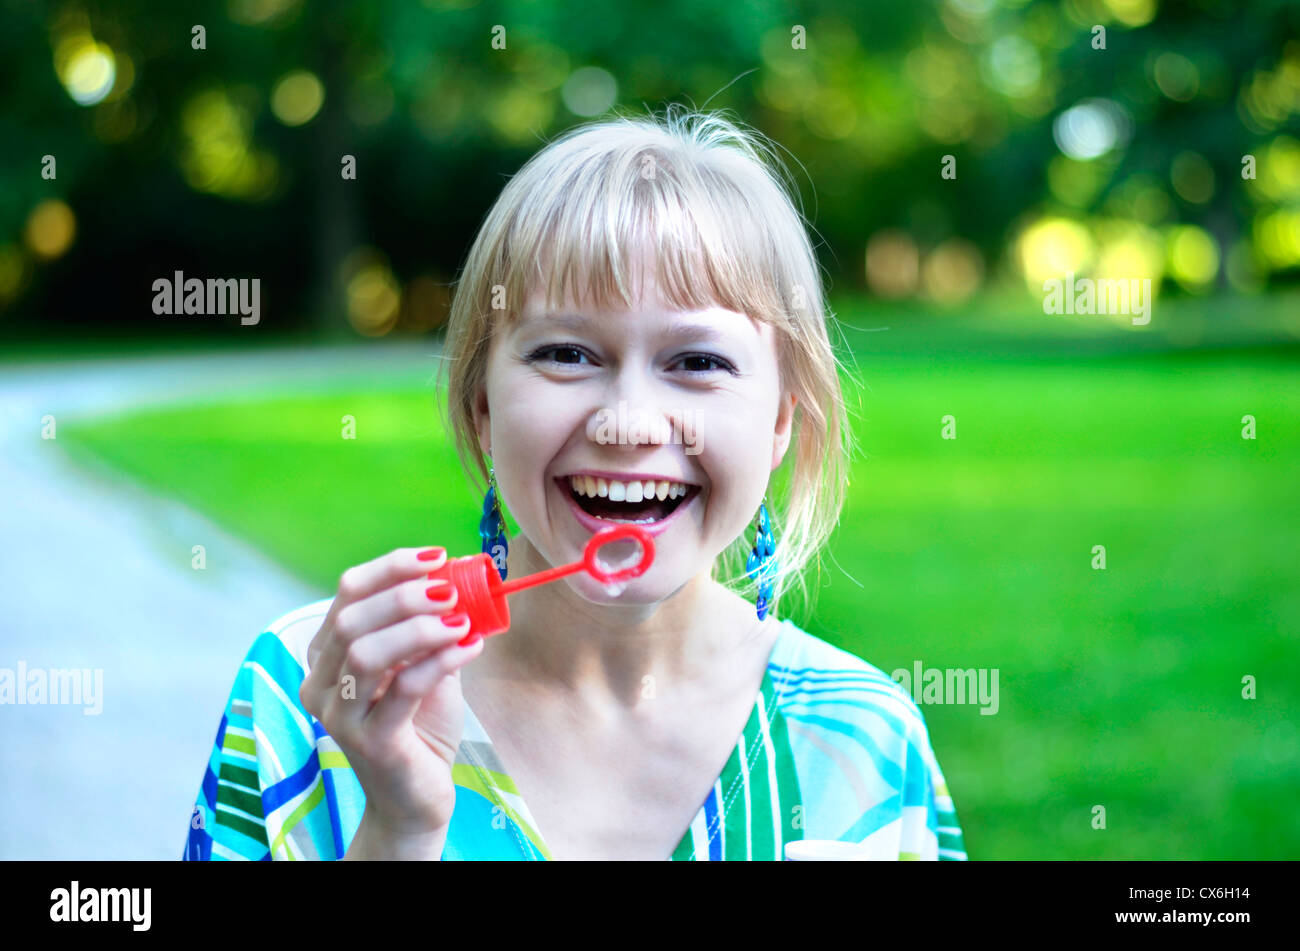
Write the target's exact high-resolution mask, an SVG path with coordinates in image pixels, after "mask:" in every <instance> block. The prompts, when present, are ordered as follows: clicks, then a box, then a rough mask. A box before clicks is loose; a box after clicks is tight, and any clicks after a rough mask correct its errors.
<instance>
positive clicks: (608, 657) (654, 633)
mask: <svg viewBox="0 0 1300 951" xmlns="http://www.w3.org/2000/svg"><path fill="white" fill-rule="evenodd" d="M548 567H550V565H548V564H547V563H546V561H545V560H544V559H543V558H542V556H541V555H540V553H539V552H538V551H537V550H536V548H534V547H533V546H532V544H530V543H529V542H528V540H527V539H526V538H524V537H523V536H522V535H521V536H518V537H517V538H514V539H511V540H510V555H509V563H508V576H509V577H511V578H519V577H523V576H524V575H526V574H532V573H533V572H535V571H542V570H545V569H546V568H548ZM510 615H511V627H510V630H509V631H507V632H505V633H504V634H503V635H501V636H499V637H491V638H488V643H487V645H485V647H484V652H483V654H482V655H481V656H480V657H479V661H478V662H479V664H482V665H483V667H484V672H485V673H488V671H490V673H489V674H488V675H489V676H492V677H500V678H504V679H507V680H509V681H511V682H512V683H511V686H512V688H517V689H520V690H527V691H533V690H536V691H539V692H542V693H545V694H547V695H560V696H564V697H566V698H569V699H570V701H571V702H572V703H574V704H576V705H578V706H579V707H581V708H583V709H587V710H606V711H609V710H613V711H614V712H616V713H632V712H637V711H644V710H650V709H653V708H654V705H653V704H649V705H647V701H649V700H653V699H666V698H668V697H675V698H678V699H683V698H684V697H685V696H686V695H687V693H688V692H689V691H691V690H693V689H695V688H697V687H701V686H703V687H706V688H707V689H709V690H710V691H716V690H717V689H718V688H719V686H720V684H719V680H730V679H731V678H734V677H735V676H736V675H737V674H738V673H740V672H741V671H742V670H743V668H744V667H745V666H746V665H745V664H743V663H737V661H738V660H740V659H741V658H748V657H749V656H750V654H751V653H752V649H753V648H754V647H755V646H760V647H761V646H762V645H756V639H757V638H760V637H761V636H762V633H763V631H764V630H765V629H767V625H766V624H761V623H760V622H759V621H758V620H757V618H755V616H754V609H753V605H751V604H749V603H748V602H746V601H745V600H744V599H743V598H740V597H739V596H738V595H736V594H734V593H732V592H730V591H728V590H727V589H725V588H724V587H723V586H722V585H720V584H718V583H717V582H716V581H714V580H713V579H712V578H711V577H710V575H709V572H707V571H705V572H702V573H701V574H699V575H697V576H695V577H694V578H691V579H690V580H689V581H687V582H686V583H685V584H684V585H682V587H681V588H679V589H678V590H677V591H676V592H674V593H673V594H672V595H671V596H670V597H668V598H666V599H665V600H663V601H660V602H658V603H656V604H630V603H629V604H618V603H614V604H594V603H592V602H590V601H587V600H586V599H585V598H583V597H582V596H580V595H579V594H577V593H576V592H575V591H574V590H573V588H572V587H570V585H569V584H568V583H567V580H561V581H557V582H555V583H553V584H548V585H544V586H541V587H537V588H529V589H527V590H524V591H520V592H518V593H517V594H513V595H510ZM484 661H487V663H486V664H484Z"/></svg>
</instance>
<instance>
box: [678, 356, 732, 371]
mask: <svg viewBox="0 0 1300 951" xmlns="http://www.w3.org/2000/svg"><path fill="white" fill-rule="evenodd" d="M679 362H680V363H683V364H690V366H688V367H687V370H688V372H691V373H711V372H713V371H714V370H725V371H726V372H728V373H732V374H734V373H735V372H736V368H735V367H734V366H732V365H731V364H730V363H728V362H727V361H726V360H724V359H722V357H715V356H714V355H713V354H711V353H688V354H686V355H685V356H683V357H681V358H680V360H679ZM702 364H703V365H702ZM709 364H713V366H709Z"/></svg>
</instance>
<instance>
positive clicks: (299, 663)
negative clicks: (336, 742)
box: [232, 598, 333, 753]
mask: <svg viewBox="0 0 1300 951" xmlns="http://www.w3.org/2000/svg"><path fill="white" fill-rule="evenodd" d="M332 602H333V598H326V599H324V600H321V601H314V602H312V603H310V604H305V605H303V606H302V607H299V608H296V609H294V610H292V611H290V612H288V613H287V614H283V615H281V616H280V617H278V618H276V619H275V620H273V621H272V622H271V623H270V624H268V625H266V627H265V628H263V630H262V632H261V633H260V634H258V636H257V638H256V639H255V640H254V641H253V644H252V646H251V647H250V648H249V649H248V652H247V654H246V655H245V656H244V661H243V663H242V664H241V665H240V669H239V674H238V676H237V678H236V682H235V690H234V693H233V694H232V703H233V702H234V701H235V700H236V699H238V700H239V701H242V702H243V704H245V706H244V707H243V708H242V711H241V710H240V709H239V708H238V707H235V708H234V709H236V711H237V712H243V713H244V714H245V715H246V716H247V717H248V718H249V719H251V720H252V721H253V723H254V724H255V725H256V727H257V728H258V729H259V730H260V731H262V733H263V734H264V736H263V737H262V739H263V740H264V741H265V742H266V743H267V745H268V746H269V747H271V748H272V749H276V750H280V749H284V748H286V747H287V748H289V749H292V750H294V751H296V752H299V753H301V752H304V751H308V750H310V749H311V748H314V747H315V745H316V741H317V740H318V739H319V738H320V736H321V734H322V733H323V731H322V730H320V729H319V724H317V723H316V721H315V718H314V717H312V715H311V714H310V713H308V712H307V711H306V710H305V709H304V708H303V706H302V700H301V699H300V698H299V696H298V691H299V689H300V688H301V686H302V682H303V680H304V679H306V677H307V669H308V664H307V647H308V646H309V645H310V644H311V639H312V637H313V636H315V634H316V632H317V631H318V630H320V625H321V622H322V621H323V620H324V618H325V615H326V614H327V613H328V612H329V607H330V604H331V603H332Z"/></svg>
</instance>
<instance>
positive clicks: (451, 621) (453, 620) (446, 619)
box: [442, 611, 469, 627]
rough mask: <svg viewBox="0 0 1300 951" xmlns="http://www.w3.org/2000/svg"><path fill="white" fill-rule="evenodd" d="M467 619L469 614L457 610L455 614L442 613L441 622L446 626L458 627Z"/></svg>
mask: <svg viewBox="0 0 1300 951" xmlns="http://www.w3.org/2000/svg"><path fill="white" fill-rule="evenodd" d="M468 620H469V616H468V615H467V614H465V612H464V611H457V612H456V613H455V614H444V615H443V617H442V623H443V624H446V625H447V626H448V627H460V626H461V625H462V624H464V623H465V622H467V621H468Z"/></svg>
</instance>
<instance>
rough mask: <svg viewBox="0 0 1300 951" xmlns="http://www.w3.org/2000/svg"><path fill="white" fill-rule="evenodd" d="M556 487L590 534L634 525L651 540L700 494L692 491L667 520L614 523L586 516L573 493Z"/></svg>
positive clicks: (558, 484) (561, 484) (663, 530)
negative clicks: (612, 526)
mask: <svg viewBox="0 0 1300 951" xmlns="http://www.w3.org/2000/svg"><path fill="white" fill-rule="evenodd" d="M556 487H557V488H559V490H560V493H561V494H562V495H563V496H564V498H565V499H566V500H567V501H568V503H569V508H570V509H572V510H573V515H574V517H575V518H576V519H577V520H578V521H579V523H581V525H582V527H583V528H585V529H587V530H588V531H590V532H591V533H592V534H595V533H596V532H598V531H600V530H601V529H604V528H609V527H610V526H611V525H636V526H637V527H638V528H643V529H645V531H646V534H647V535H649V536H650V537H651V538H654V537H655V536H657V535H660V534H662V533H663V532H665V531H667V530H668V526H669V525H671V524H672V523H673V520H674V519H676V518H677V516H678V515H681V514H682V512H683V510H685V509H687V508H689V507H690V506H691V504H692V503H694V501H695V496H697V495H699V494H700V493H699V491H698V490H696V491H692V492H691V495H690V497H689V498H687V499H686V500H685V501H684V502H682V503H681V504H680V505H678V506H677V508H675V509H673V511H672V514H671V515H669V516H668V517H667V518H661V519H659V521H657V522H616V521H614V520H613V519H611V518H596V516H594V515H589V514H587V513H586V512H584V511H583V510H582V506H580V505H579V504H578V501H577V499H575V498H574V497H573V493H572V492H570V491H569V490H568V488H567V487H565V485H564V484H563V483H560V482H558V481H557V482H556Z"/></svg>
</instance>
